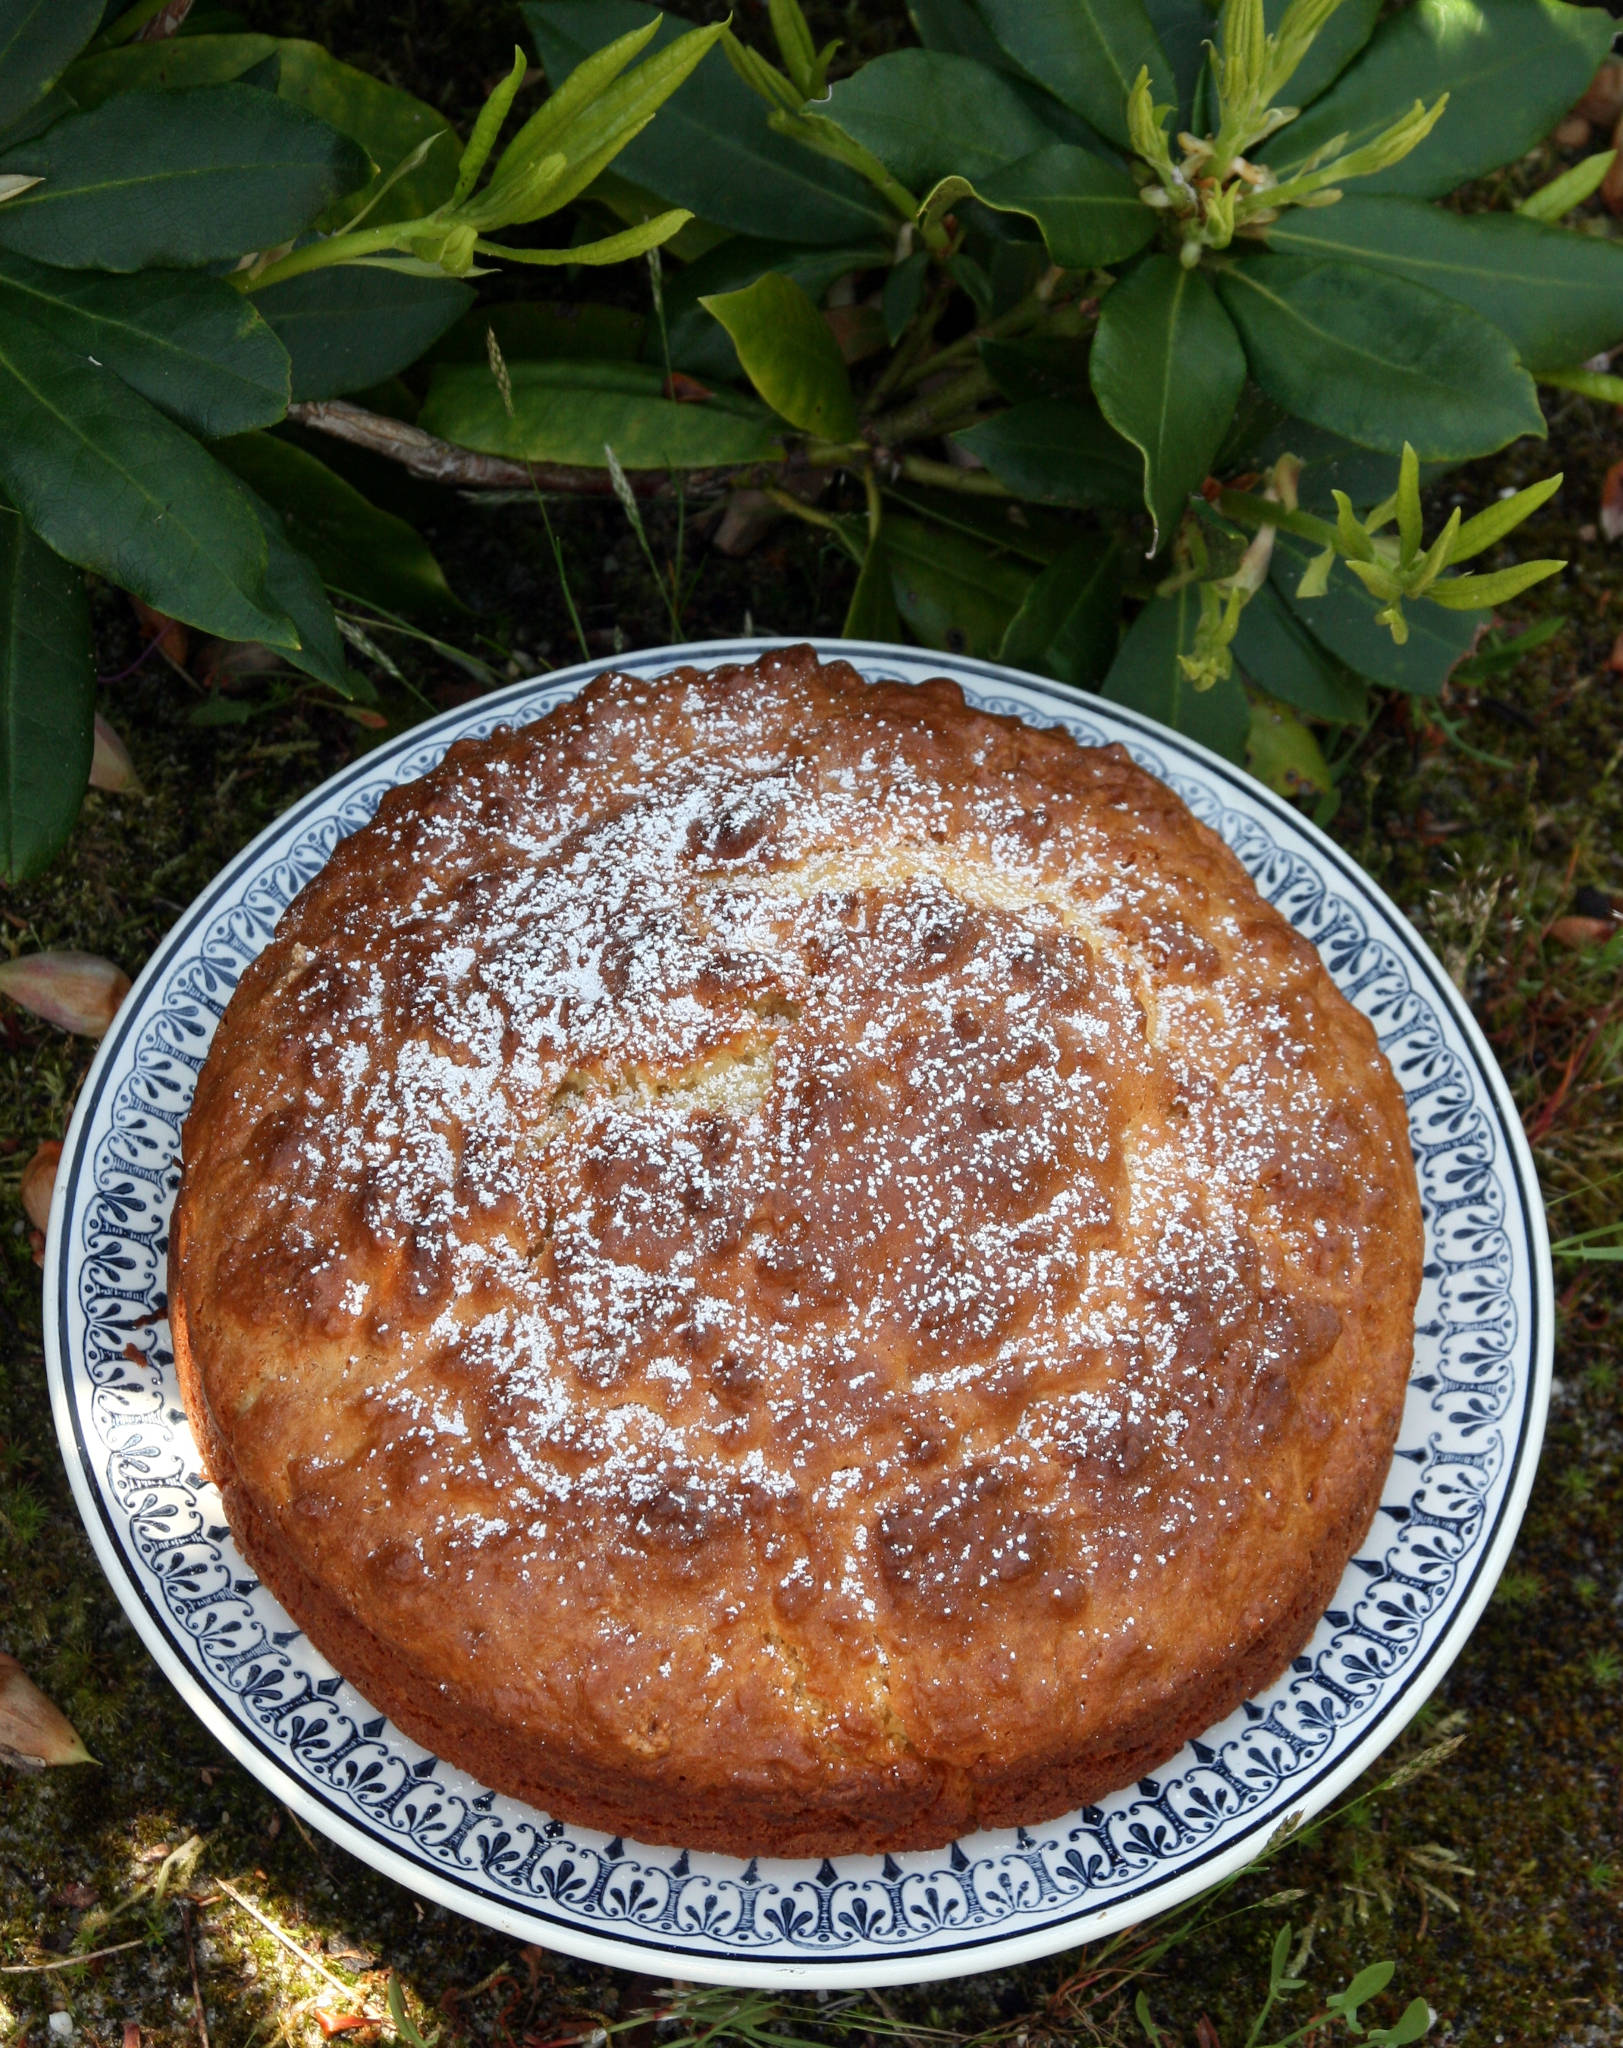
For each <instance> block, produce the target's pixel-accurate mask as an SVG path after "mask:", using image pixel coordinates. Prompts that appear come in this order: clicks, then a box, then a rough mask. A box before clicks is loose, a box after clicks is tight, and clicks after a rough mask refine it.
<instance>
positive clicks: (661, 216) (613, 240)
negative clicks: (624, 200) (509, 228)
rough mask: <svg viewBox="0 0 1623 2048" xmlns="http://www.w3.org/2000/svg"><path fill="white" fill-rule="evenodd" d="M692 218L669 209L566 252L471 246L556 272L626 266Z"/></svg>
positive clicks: (487, 244) (484, 244) (481, 243)
mask: <svg viewBox="0 0 1623 2048" xmlns="http://www.w3.org/2000/svg"><path fill="white" fill-rule="evenodd" d="M692 218H693V216H692V214H691V213H689V212H688V211H687V210H686V209H685V208H684V207H680V206H676V207H672V209H671V210H670V212H669V213H656V214H655V215H654V217H653V219H652V220H645V221H639V222H638V223H637V225H636V226H635V227H632V228H622V229H621V231H620V233H619V234H617V235H606V236H605V237H604V238H603V240H602V241H600V242H577V243H576V244H575V245H574V247H573V248H569V249H509V248H508V247H507V246H506V245H505V244H504V243H501V242H487V241H485V240H484V239H483V237H481V238H480V240H479V241H478V242H476V243H475V245H474V246H475V247H476V248H477V249H478V251H479V253H480V255H481V256H501V257H504V258H505V259H506V260H507V261H508V262H509V263H535V264H539V265H541V266H542V267H544V268H553V269H556V268H558V267H560V266H561V265H567V264H570V263H589V264H594V265H600V264H604V263H626V262H629V261H630V259H631V258H632V257H633V256H646V255H647V254H648V251H649V250H650V249H657V248H659V247H660V245H661V244H662V243H665V242H668V241H669V240H670V239H671V237H672V235H679V234H680V233H681V232H682V230H683V228H685V227H686V226H687V224H688V222H689V221H690V220H692Z"/></svg>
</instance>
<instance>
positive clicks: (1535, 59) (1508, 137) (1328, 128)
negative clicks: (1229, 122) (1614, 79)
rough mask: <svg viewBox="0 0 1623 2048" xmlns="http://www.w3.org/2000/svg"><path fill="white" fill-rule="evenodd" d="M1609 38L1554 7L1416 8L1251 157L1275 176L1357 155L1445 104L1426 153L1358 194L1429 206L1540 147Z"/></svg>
mask: <svg viewBox="0 0 1623 2048" xmlns="http://www.w3.org/2000/svg"><path fill="white" fill-rule="evenodd" d="M1611 38H1612V25H1611V22H1610V21H1609V20H1608V18H1607V16H1606V14H1605V12H1604V10H1602V9H1597V8H1593V7H1570V6H1567V5H1565V4H1563V0H1486V4H1481V0H1415V4H1414V5H1413V6H1412V7H1405V8H1401V9H1399V10H1398V11H1397V12H1395V13H1393V14H1390V15H1388V16H1387V18H1386V20H1385V21H1383V22H1382V23H1381V26H1380V27H1379V28H1378V29H1377V30H1376V32H1375V35H1374V37H1373V38H1372V40H1371V41H1370V44H1369V47H1368V48H1367V49H1366V50H1365V51H1364V54H1363V55H1362V56H1361V57H1360V58H1359V59H1358V61H1357V63H1356V64H1354V65H1353V66H1352V67H1351V69H1350V70H1348V71H1347V72H1346V73H1345V74H1344V75H1343V76H1342V77H1341V78H1340V79H1339V80H1338V81H1337V83H1336V84H1335V85H1334V86H1333V87H1332V88H1331V90H1330V91H1329V92H1327V93H1326V94H1325V95H1324V96H1323V98H1322V99H1318V100H1315V101H1314V103H1313V105H1312V106H1311V107H1309V108H1308V110H1307V111H1306V112H1305V113H1304V114H1303V115H1302V117H1301V119H1300V120H1298V121H1294V122H1292V124H1291V125H1290V127H1288V128H1285V129H1283V130H1281V132H1280V133H1279V135H1278V136H1277V137H1276V138H1275V139H1274V141H1273V142H1272V143H1270V144H1268V145H1267V146H1265V147H1264V148H1263V149H1261V150H1260V151H1259V152H1258V154H1259V156H1261V157H1262V158H1263V159H1264V160H1265V161H1266V162H1267V163H1269V164H1271V165H1272V166H1273V168H1274V169H1275V170H1277V171H1280V172H1283V171H1285V170H1287V169H1289V168H1291V167H1293V166H1294V165H1296V164H1299V163H1300V162H1301V161H1302V160H1303V159H1304V158H1305V157H1307V156H1309V155H1310V154H1311V153H1312V152H1313V151H1315V150H1319V149H1323V148H1324V147H1325V146H1326V145H1327V144H1329V143H1330V142H1333V141H1334V140H1335V138H1336V137H1337V136H1338V135H1342V134H1345V135H1346V137H1347V142H1346V147H1347V148H1348V149H1357V148H1359V147H1360V146H1361V145H1363V144H1364V143H1367V142H1371V141H1373V140H1374V138H1375V137H1376V136H1377V135H1378V134H1380V133H1381V131H1382V130H1383V129H1385V128H1387V127H1389V126H1390V125H1391V123H1392V121H1393V120H1394V119H1395V118H1396V116H1397V115H1398V114H1400V113H1401V112H1402V111H1403V110H1404V108H1406V107H1409V106H1412V105H1413V104H1414V102H1415V101H1416V100H1417V99H1419V100H1424V101H1425V102H1426V104H1427V105H1428V106H1429V105H1430V104H1431V103H1432V101H1433V100H1435V99H1436V97H1437V95H1438V94H1439V93H1443V92H1446V93H1447V94H1448V96H1449V98H1448V109H1447V111H1446V112H1445V114H1444V115H1443V118H1442V119H1441V121H1439V122H1438V124H1437V126H1436V127H1435V128H1434V129H1433V130H1432V132H1431V134H1430V135H1428V136H1427V138H1426V139H1425V141H1424V142H1422V143H1421V144H1420V146H1419V147H1418V148H1417V149H1414V150H1412V151H1411V152H1410V153H1409V155H1408V156H1406V157H1405V158H1404V159H1403V160H1402V162H1401V163H1396V164H1393V165H1392V166H1391V167H1390V169H1388V170H1384V171H1377V172H1376V173H1375V174H1374V175H1373V176H1372V177H1369V178H1361V179H1360V180H1359V185H1358V189H1359V192H1360V194H1363V193H1368V192H1406V193H1413V194H1415V195H1416V196H1418V197H1419V198H1422V199H1435V198H1437V197H1439V196H1440V195H1441V194H1442V193H1444V192H1452V191H1453V190H1454V188H1455V186H1456V185H1463V184H1464V183H1465V181H1466V180H1467V179H1468V178H1479V177H1481V176H1482V174H1483V173H1484V172H1485V171H1491V170H1493V169H1494V168H1495V167H1496V166H1497V165H1499V164H1504V163H1510V162H1512V161H1513V160H1514V159H1515V158H1516V157H1519V156H1520V155H1522V154H1523V152H1524V151H1526V150H1529V149H1531V148H1532V147H1533V146H1534V144H1535V143H1538V142H1542V141H1543V140H1544V138H1545V136H1546V135H1548V134H1549V132H1550V130H1551V129H1552V128H1553V127H1554V126H1555V124H1556V122H1557V121H1559V120H1560V119H1561V116H1562V115H1563V114H1564V113H1565V112H1566V111H1567V109H1568V108H1569V107H1570V106H1571V105H1572V103H1573V101H1574V100H1577V99H1581V98H1582V97H1583V93H1584V89H1585V87H1586V86H1587V85H1588V84H1589V81H1590V79H1591V78H1593V77H1594V75H1595V70H1596V67H1597V66H1598V65H1599V63H1600V61H1601V59H1602V58H1603V57H1604V56H1605V55H1606V52H1607V49H1608V47H1609V45H1610V43H1611ZM1338 153H1339V152H1338Z"/></svg>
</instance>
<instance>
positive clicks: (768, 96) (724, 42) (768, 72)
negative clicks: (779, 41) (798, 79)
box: [721, 29, 806, 114]
mask: <svg viewBox="0 0 1623 2048" xmlns="http://www.w3.org/2000/svg"><path fill="white" fill-rule="evenodd" d="M721 47H722V52H723V54H724V55H725V57H726V59H727V62H728V63H729V64H730V65H731V66H732V67H733V69H734V70H735V71H736V72H737V73H738V75H739V77H740V78H741V79H743V81H744V83H745V84H746V85H747V86H748V87H749V89H750V91H751V92H755V93H759V94H760V96H761V98H762V99H764V100H765V101H766V103H767V105H768V106H769V107H771V108H773V109H774V111H777V112H782V113H786V114H798V113H799V112H800V109H801V107H802V106H803V105H804V104H805V101H806V94H805V93H803V92H799V91H797V90H796V88H795V85H794V81H793V80H792V79H788V78H785V77H784V75H783V73H782V72H781V71H780V70H778V68H777V66H776V65H774V64H769V63H768V62H767V61H766V59H765V58H764V57H763V56H762V55H761V53H760V51H759V50H752V49H751V48H750V46H749V44H748V43H741V42H740V41H739V40H738V38H737V36H735V35H734V34H733V32H732V30H731V29H728V31H727V33H726V34H725V35H724V36H723V37H722V39H721Z"/></svg>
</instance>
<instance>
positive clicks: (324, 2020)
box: [316, 2010, 383, 2041]
mask: <svg viewBox="0 0 1623 2048" xmlns="http://www.w3.org/2000/svg"><path fill="white" fill-rule="evenodd" d="M316 2025H317V2026H318V2027H319V2028H320V2029H321V2031H322V2033H323V2034H324V2035H325V2036H326V2037H327V2039H328V2040H329V2041H330V2040H331V2039H332V2037H333V2035H334V2034H353V2033H354V2032H355V2031H356V2029H357V2028H360V2027H381V2026H382V2025H383V2022H382V2020H375V2019H373V2018H372V2016H371V2014H370V2013H364V2012H321V2011H319V2010H318V2011H317V2013H316Z"/></svg>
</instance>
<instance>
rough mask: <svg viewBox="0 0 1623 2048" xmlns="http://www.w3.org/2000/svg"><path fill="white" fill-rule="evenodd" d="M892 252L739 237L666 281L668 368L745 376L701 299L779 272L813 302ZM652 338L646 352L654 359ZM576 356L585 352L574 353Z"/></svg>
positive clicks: (722, 330) (728, 338) (712, 375)
mask: <svg viewBox="0 0 1623 2048" xmlns="http://www.w3.org/2000/svg"><path fill="white" fill-rule="evenodd" d="M890 253H891V252H890V249H889V247H888V246H886V245H885V244H882V243H877V242H870V243H867V244H864V245H861V246H857V247H851V248H835V249H818V248H807V247H806V246H805V245H804V244H796V243H793V242H758V241H755V240H753V239H752V238H749V237H744V236H737V237H734V238H733V239H732V240H731V241H726V242H723V243H722V245H721V246H720V248H719V249H712V250H711V251H710V252H709V254H708V255H704V256H701V257H700V258H699V260H698V261H697V262H696V263H690V264H687V265H686V266H685V267H684V268H683V269H682V270H681V271H680V272H678V274H677V275H676V276H674V277H667V279H666V282H665V329H666V335H667V337H668V339H669V342H670V351H671V367H672V368H673V369H676V370H686V371H687V372H688V374H689V375H690V376H693V377H700V378H704V379H706V380H709V379H712V378H714V379H716V380H718V381H720V380H725V379H727V378H730V377H740V376H742V375H743V369H742V366H741V365H740V363H739V360H738V351H737V350H736V349H735V348H734V347H733V343H732V337H731V335H729V334H728V332H727V330H726V329H725V328H724V327H723V326H722V325H721V323H720V322H719V321H718V320H717V319H716V317H715V315H714V314H713V313H711V312H709V311H708V310H707V309H706V307H705V306H704V304H703V301H704V300H705V299H706V298H708V297H712V296H714V295H716V294H718V293H723V292H735V291H741V290H742V289H743V288H744V286H746V285H750V284H753V283H754V282H755V281H756V279H757V278H759V277H764V276H765V275H766V273H767V272H768V271H769V270H771V271H780V272H781V273H782V274H783V275H784V276H785V277H788V278H792V279H793V280H794V282H795V283H796V284H797V285H799V287H800V289H801V290H802V291H803V292H804V293H805V294H806V296H807V298H809V299H811V300H812V301H813V302H814V303H818V302H820V301H821V299H822V296H823V294H824V293H825V292H826V291H827V290H828V288H829V286H830V285H831V284H833V282H834V280H835V279H836V278H839V277H847V276H849V275H851V273H853V272H854V271H861V270H876V269H879V268H881V267H883V266H884V265H886V264H888V263H889V261H890ZM657 346H658V338H657V336H655V337H654V338H653V339H652V341H651V343H650V345H649V347H648V349H647V351H646V353H647V354H648V355H649V357H650V358H653V356H654V354H655V350H656V348H657ZM575 353H577V354H581V353H584V351H581V350H577V351H575Z"/></svg>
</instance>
